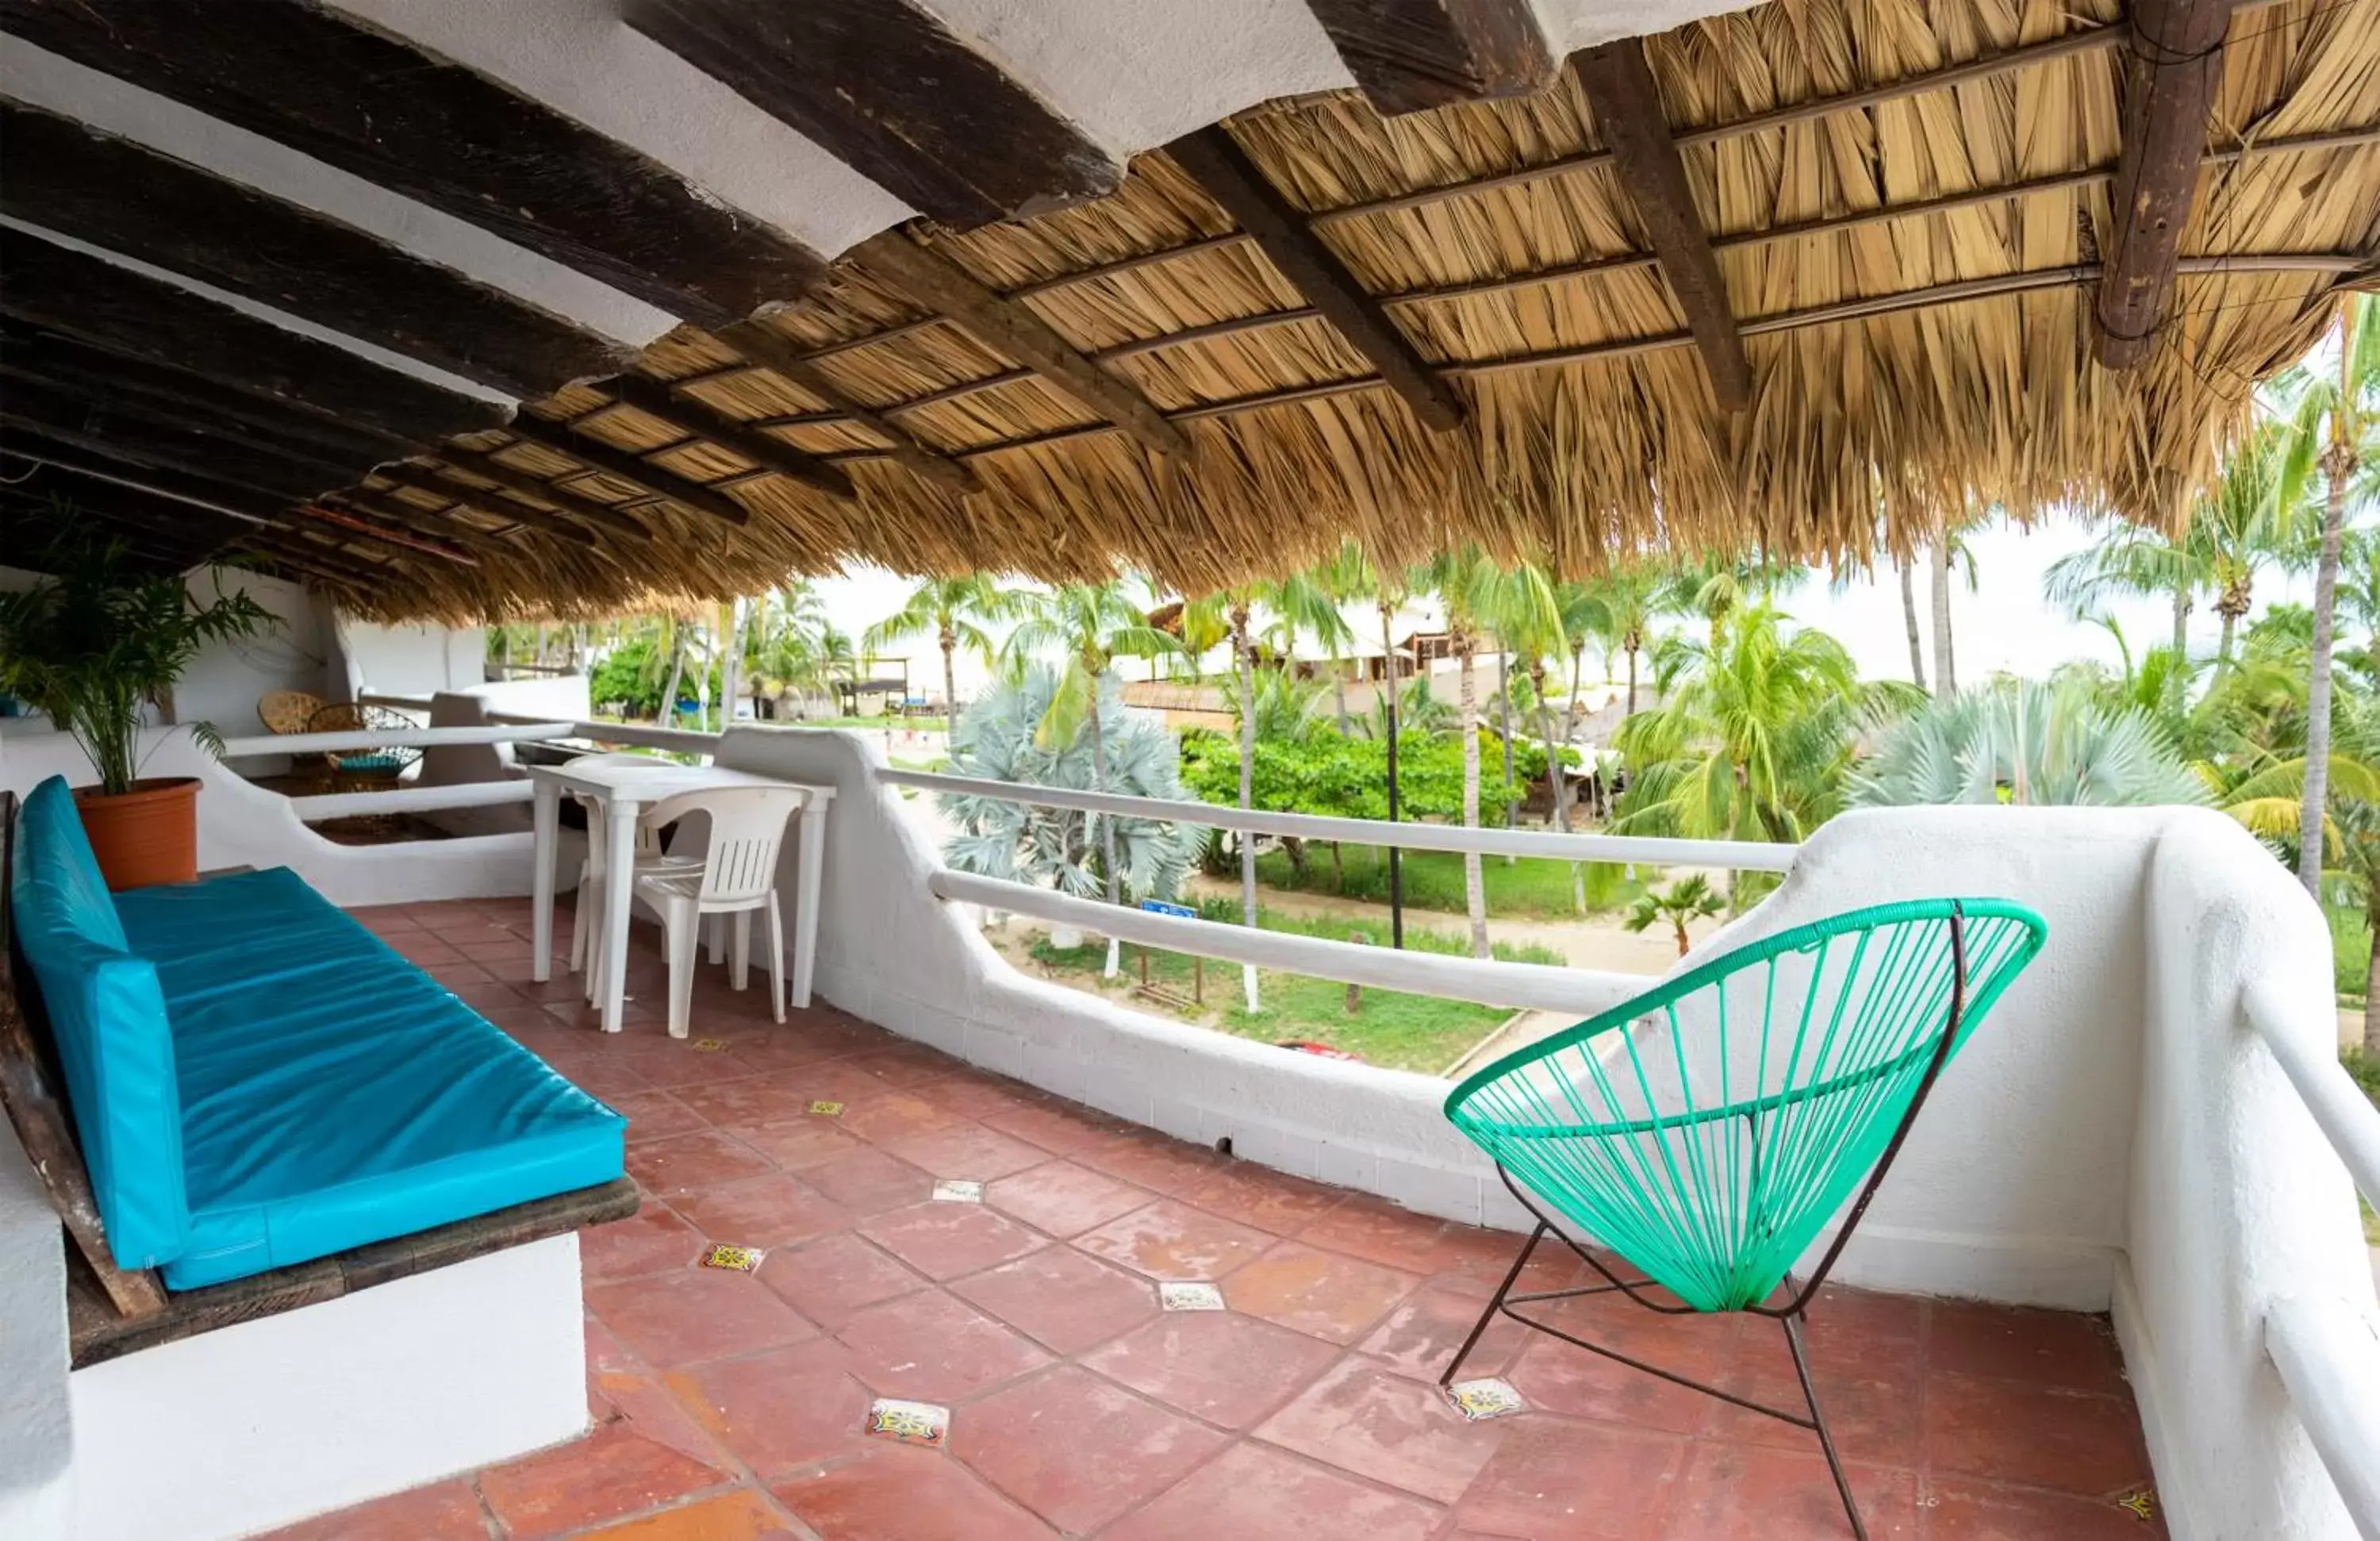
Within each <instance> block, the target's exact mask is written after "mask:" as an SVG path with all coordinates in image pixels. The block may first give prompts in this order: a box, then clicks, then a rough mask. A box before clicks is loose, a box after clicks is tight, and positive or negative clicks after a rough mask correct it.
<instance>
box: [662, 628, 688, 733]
mask: <svg viewBox="0 0 2380 1541" xmlns="http://www.w3.org/2000/svg"><path fill="white" fill-rule="evenodd" d="M685 668H686V648H685V644H684V641H683V639H682V638H681V637H679V636H678V634H677V630H676V628H675V627H672V628H671V630H670V666H669V680H668V682H667V683H666V684H664V685H663V686H662V710H661V715H660V716H659V717H656V718H655V719H654V721H655V722H659V723H660V724H661V725H662V727H665V728H666V727H668V726H669V725H670V724H671V723H672V722H676V721H677V681H678V675H679V674H680V673H682V672H683V671H684V670H685Z"/></svg>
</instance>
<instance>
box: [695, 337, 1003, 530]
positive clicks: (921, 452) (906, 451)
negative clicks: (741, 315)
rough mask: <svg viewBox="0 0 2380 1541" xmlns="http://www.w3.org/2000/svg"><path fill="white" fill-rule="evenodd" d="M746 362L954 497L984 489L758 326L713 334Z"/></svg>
mask: <svg viewBox="0 0 2380 1541" xmlns="http://www.w3.org/2000/svg"><path fill="white" fill-rule="evenodd" d="M713 335H714V336H716V337H717V338H718V339H719V340H720V341H721V342H722V343H725V344H726V345H727V346H729V347H732V348H734V349H735V351H736V352H738V353H740V354H742V355H743V356H744V357H745V358H747V359H749V360H751V361H752V362H753V363H755V364H758V365H759V366H760V367H761V368H763V369H766V370H771V372H773V373H776V374H781V375H783V376H784V377H785V378H786V379H787V380H789V381H792V382H794V383H795V384H796V385H798V386H800V387H801V388H802V389H803V390H805V391H807V392H808V393H809V394H812V395H814V396H816V397H818V398H819V399H820V401H822V402H824V403H826V404H827V406H829V407H831V408H832V409H833V410H834V411H836V412H839V413H841V414H842V415H843V416H844V417H846V418H848V419H851V420H852V421H853V422H855V423H857V424H858V425H859V426H860V427H862V428H865V429H866V430H868V431H869V432H870V433H874V434H876V435H878V436H879V437H880V438H882V439H883V441H884V442H885V443H887V444H889V445H891V446H892V450H891V453H892V459H893V461H894V462H895V463H896V464H898V465H901V466H904V467H907V468H908V469H909V470H910V471H911V472H913V473H915V474H916V475H917V476H920V477H923V478H925V479H927V480H929V481H932V482H937V483H939V484H941V486H944V487H947V488H949V489H950V490H951V491H954V492H976V491H982V489H983V483H981V482H980V481H977V479H976V475H975V473H974V472H973V471H971V470H969V469H967V468H966V467H965V466H963V465H961V464H959V462H957V461H955V460H953V459H952V458H951V457H950V456H949V455H944V454H942V453H941V451H939V450H936V449H933V448H931V447H930V446H929V445H927V444H925V443H922V442H920V441H919V440H918V439H917V436H916V435H915V434H913V433H911V432H910V431H908V430H907V429H905V428H903V427H902V426H901V425H900V424H898V423H896V422H894V421H892V419H890V418H887V417H885V416H884V415H883V414H881V413H880V412H878V411H877V410H876V409H875V408H874V407H872V406H868V404H867V403H866V402H863V401H861V400H860V399H859V398H858V397H856V396H854V395H853V394H850V393H849V392H847V391H845V390H844V388H843V387H842V386H840V385H838V384H836V383H835V382H833V381H832V379H830V378H829V377H828V376H827V374H826V372H825V371H824V370H820V368H819V367H818V366H817V365H816V364H815V363H813V362H811V361H810V360H809V359H807V358H803V357H802V350H801V349H800V348H799V347H796V346H795V345H794V344H792V343H790V342H788V341H786V340H785V339H784V338H783V336H781V335H779V334H777V333H776V332H774V331H772V330H771V329H770V328H769V327H767V326H765V325H763V324H762V323H761V322H758V321H745V322H736V323H735V325H733V326H723V327H721V328H720V329H719V330H718V331H717V332H715V333H714V334H713Z"/></svg>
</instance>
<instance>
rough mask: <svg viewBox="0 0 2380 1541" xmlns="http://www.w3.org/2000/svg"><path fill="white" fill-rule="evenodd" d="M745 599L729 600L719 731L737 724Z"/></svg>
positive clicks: (742, 656)
mask: <svg viewBox="0 0 2380 1541" xmlns="http://www.w3.org/2000/svg"><path fill="white" fill-rule="evenodd" d="M743 665H744V601H741V600H730V601H727V656H726V657H725V658H723V659H722V660H721V661H720V664H719V731H720V732H721V733H725V732H726V731H727V730H728V729H730V728H732V727H734V726H735V693H736V691H737V690H738V689H739V688H741V686H742V685H743V681H742V680H741V679H740V678H739V677H738V676H740V675H741V674H742V673H743V672H744V670H743Z"/></svg>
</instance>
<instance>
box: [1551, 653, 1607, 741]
mask: <svg viewBox="0 0 2380 1541" xmlns="http://www.w3.org/2000/svg"><path fill="white" fill-rule="evenodd" d="M1603 671H1604V673H1607V674H1608V673H1610V672H1611V655H1610V654H1609V653H1606V654H1604V655H1603ZM1584 673H1586V639H1585V637H1581V638H1580V639H1579V641H1578V645H1577V646H1575V647H1573V648H1572V649H1571V650H1570V710H1569V711H1568V712H1567V713H1565V714H1564V716H1563V721H1562V742H1563V743H1565V744H1567V743H1569V742H1570V741H1571V740H1572V739H1573V738H1575V737H1577V736H1578V720H1579V719H1580V718H1581V717H1584V716H1585V715H1586V712H1585V700H1586V692H1585V690H1583V689H1581V688H1580V686H1581V684H1582V682H1581V680H1580V679H1579V676H1580V675H1581V674H1584Z"/></svg>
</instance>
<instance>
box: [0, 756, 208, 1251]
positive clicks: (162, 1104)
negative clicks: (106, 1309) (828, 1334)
mask: <svg viewBox="0 0 2380 1541" xmlns="http://www.w3.org/2000/svg"><path fill="white" fill-rule="evenodd" d="M17 831H18V839H17V848H16V857H15V866H14V870H13V873H12V875H11V879H10V908H11V913H12V914H13V915H14V916H15V919H16V932H17V940H18V945H19V946H20V947H21V948H22V949H23V950H24V953H25V961H26V963H27V964H28V965H30V967H31V969H32V973H33V978H34V981H35V983H37V984H38V985H39V986H40V987H41V996H42V1006H43V1008H44V1010H45V1011H46V1013H47V1014H48V1017H49V1024H50V1036H51V1037H52V1038H53V1039H54V1040H55V1043H56V1046H57V1054H58V1062H59V1065H60V1068H61V1069H63V1070H64V1072H65V1073H66V1081H67V1102H68V1104H69V1105H70V1106H71V1108H72V1110H73V1112H74V1121H75V1133H76V1135H77V1136H78V1138H79V1140H80V1142H81V1145H82V1156H83V1166H84V1169H85V1170H86V1171H88V1172H89V1173H90V1174H91V1196H92V1198H93V1200H94V1201H96V1202H97V1204H98V1206H99V1214H100V1219H101V1221H102V1222H103V1224H104V1225H105V1227H106V1229H107V1246H108V1251H109V1252H111V1253H112V1254H114V1255H115V1262H116V1266H117V1267H119V1268H153V1267H155V1266H156V1265H157V1264H159V1263H162V1262H164V1261H165V1260H166V1259H168V1258H171V1257H174V1256H178V1255H179V1254H180V1253H181V1251H182V1249H183V1247H184V1245H185V1244H186V1242H187V1239H188V1227H189V1216H188V1205H187V1201H186V1195H185V1193H184V1183H183V1147H182V1121H181V1107H180V1099H179V1094H178V1090H177V1078H176V1061H175V1045H174V1037H173V1033H172V1031H171V1029H170V1027H169V1026H168V1025H167V1017H166V1013H165V1003H164V998H163V996H162V995H161V994H160V991H159V988H158V979H157V971H156V969H155V968H154V967H153V966H152V965H151V964H150V962H149V960H147V959H146V958H142V957H139V956H136V955H134V954H132V953H128V951H127V950H126V947H125V936H124V930H123V927H122V925H121V923H120V921H119V919H118V916H117V914H116V909H115V902H114V901H113V899H112V898H111V897H110V896H109V894H108V892H107V883H106V880H104V879H103V878H102V877H101V876H100V874H99V863H98V861H97V860H96V859H95V858H94V857H93V856H92V855H91V840H90V837H88V836H87V835H85V834H84V833H83V828H82V815H81V814H80V813H79V811H77V809H76V807H75V804H74V794H73V793H72V792H70V791H68V790H67V783H66V781H65V778H63V777H59V776H52V777H51V778H50V779H49V780H47V781H45V782H43V783H42V784H41V785H39V786H37V787H35V788H34V789H33V790H32V792H31V793H30V795H28V796H27V797H26V799H25V806H24V809H23V811H22V813H21V814H20V815H19V816H18V825H17Z"/></svg>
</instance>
